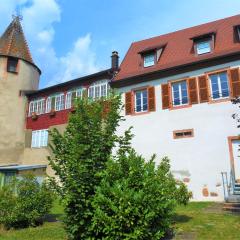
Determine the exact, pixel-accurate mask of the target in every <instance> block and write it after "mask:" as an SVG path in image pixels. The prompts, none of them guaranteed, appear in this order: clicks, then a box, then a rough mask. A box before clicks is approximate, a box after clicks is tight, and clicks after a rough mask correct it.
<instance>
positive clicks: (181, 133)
mask: <svg viewBox="0 0 240 240" xmlns="http://www.w3.org/2000/svg"><path fill="white" fill-rule="evenodd" d="M193 136H194V134H193V129H185V130H177V131H173V138H174V139H178V138H189V137H193Z"/></svg>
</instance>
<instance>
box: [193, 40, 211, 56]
mask: <svg viewBox="0 0 240 240" xmlns="http://www.w3.org/2000/svg"><path fill="white" fill-rule="evenodd" d="M196 50H197V54H198V55H201V54H205V53H210V52H211V40H205V41H200V42H197V43H196Z"/></svg>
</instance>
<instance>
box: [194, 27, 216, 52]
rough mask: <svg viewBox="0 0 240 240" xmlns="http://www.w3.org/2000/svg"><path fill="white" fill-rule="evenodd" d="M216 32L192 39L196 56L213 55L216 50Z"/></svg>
mask: <svg viewBox="0 0 240 240" xmlns="http://www.w3.org/2000/svg"><path fill="white" fill-rule="evenodd" d="M215 38H216V32H210V33H205V34H201V35H198V36H194V37H192V38H190V39H191V40H192V41H193V46H194V52H195V54H196V55H202V54H206V53H211V52H212V51H213V50H214V45H215Z"/></svg>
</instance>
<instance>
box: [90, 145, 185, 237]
mask: <svg viewBox="0 0 240 240" xmlns="http://www.w3.org/2000/svg"><path fill="white" fill-rule="evenodd" d="M154 160H155V156H154V157H153V158H152V159H151V160H150V161H145V159H144V158H143V157H141V156H139V155H138V154H137V153H136V152H135V151H134V150H130V151H129V152H128V153H127V152H122V153H121V154H118V155H117V157H116V158H114V159H112V160H110V161H108V164H107V168H106V170H105V171H103V172H102V173H101V176H102V181H101V184H100V186H99V187H98V189H97V192H96V195H95V197H94V209H95V214H94V219H93V228H92V230H93V235H94V234H95V238H94V239H109V240H115V239H138V240H140V239H146V240H147V239H148V240H151V239H152V240H156V239H161V238H162V237H163V236H164V235H165V234H166V232H167V231H168V230H169V229H170V226H171V220H172V216H173V213H174V209H175V207H176V205H177V204H178V203H181V204H186V203H187V202H188V200H189V196H190V195H189V193H188V191H187V189H186V187H185V185H184V184H182V183H177V182H176V181H175V179H174V178H173V176H172V174H171V173H170V164H169V160H168V158H163V159H162V161H161V163H160V164H159V165H158V166H156V165H155V163H154Z"/></svg>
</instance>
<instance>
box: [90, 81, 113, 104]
mask: <svg viewBox="0 0 240 240" xmlns="http://www.w3.org/2000/svg"><path fill="white" fill-rule="evenodd" d="M108 92H109V84H108V80H102V81H97V82H94V83H93V84H91V85H90V86H89V88H88V97H89V98H92V99H99V98H101V97H107V96H108Z"/></svg>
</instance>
